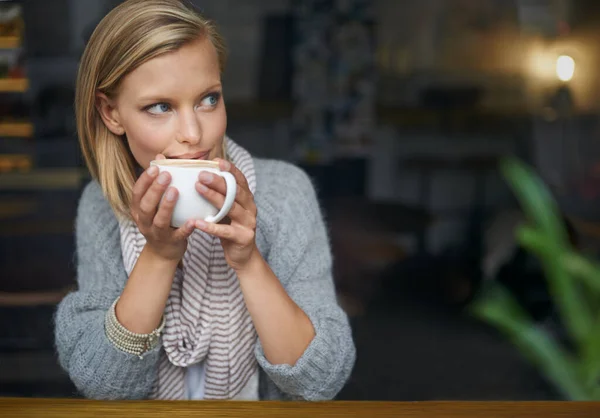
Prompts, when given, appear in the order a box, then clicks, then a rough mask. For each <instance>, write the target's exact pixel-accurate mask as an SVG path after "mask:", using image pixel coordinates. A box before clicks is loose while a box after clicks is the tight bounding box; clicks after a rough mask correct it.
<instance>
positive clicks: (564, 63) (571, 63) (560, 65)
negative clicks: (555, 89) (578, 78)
mask: <svg viewBox="0 0 600 418" xmlns="http://www.w3.org/2000/svg"><path fill="white" fill-rule="evenodd" d="M574 74H575V60H574V59H573V58H571V57H570V56H568V55H561V56H560V57H558V59H557V60H556V76H557V77H558V79H559V80H560V81H564V82H567V81H571V80H572V79H573V75H574Z"/></svg>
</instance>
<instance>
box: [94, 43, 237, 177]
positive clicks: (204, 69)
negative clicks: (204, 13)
mask: <svg viewBox="0 0 600 418" xmlns="http://www.w3.org/2000/svg"><path fill="white" fill-rule="evenodd" d="M98 109H99V111H100V113H101V116H102V119H103V121H104V123H105V125H106V126H107V127H108V128H109V129H110V130H111V131H112V132H113V133H115V134H117V135H123V134H125V135H126V137H127V141H128V143H129V147H130V148H131V152H132V153H133V156H134V157H135V159H136V161H137V162H138V164H140V166H142V167H143V168H147V167H148V166H149V165H150V161H152V160H153V159H155V157H156V156H157V155H158V154H162V155H164V156H165V157H167V158H186V159H212V158H215V157H220V156H221V155H220V154H221V147H222V142H223V137H224V136H225V129H226V127H227V114H226V112H225V103H224V101H223V97H222V87H221V74H220V70H219V60H218V56H217V51H216V49H215V48H214V46H213V45H212V43H211V42H210V41H209V40H208V39H204V38H201V39H199V40H198V41H195V42H193V43H190V44H188V45H185V46H183V47H182V48H180V49H179V50H177V51H174V52H171V53H168V54H165V55H161V56H159V57H157V58H153V59H151V60H150V61H148V62H146V63H144V64H143V65H141V66H140V67H138V68H136V69H135V70H134V71H133V72H131V73H130V74H128V75H127V76H126V77H125V78H124V79H123V81H122V83H121V86H120V88H119V91H118V94H117V96H116V97H114V98H108V97H106V96H105V95H103V94H98Z"/></svg>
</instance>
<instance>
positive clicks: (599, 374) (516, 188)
mask: <svg viewBox="0 0 600 418" xmlns="http://www.w3.org/2000/svg"><path fill="white" fill-rule="evenodd" d="M500 168H501V171H502V173H503V175H504V176H505V178H506V179H507V181H508V183H509V185H510V186H511V188H512V190H513V192H514V193H515V195H516V196H517V198H518V200H519V202H520V204H521V206H522V209H523V211H524V212H525V214H526V216H527V219H528V223H527V224H526V225H524V226H522V227H520V228H519V229H518V230H517V231H516V234H517V240H518V242H519V243H520V245H522V246H523V247H524V248H525V249H527V250H528V251H531V252H532V253H533V254H535V255H536V257H538V258H539V260H540V262H541V264H542V266H543V270H544V275H545V277H546V279H547V283H548V288H549V291H550V295H551V297H552V299H553V301H554V303H555V305H556V306H557V308H558V312H559V315H560V317H561V320H562V324H563V325H564V327H565V329H566V331H567V333H568V336H569V340H570V342H571V343H572V344H569V346H568V347H567V346H565V345H564V344H561V343H560V342H559V341H557V340H556V339H554V338H552V337H551V336H550V335H549V334H547V333H546V332H544V331H543V330H541V329H540V328H539V327H537V326H536V325H535V324H534V322H533V321H532V319H531V318H530V317H529V316H528V314H527V313H526V312H525V310H524V309H522V308H521V306H520V305H519V304H518V303H517V302H516V300H515V299H514V297H513V296H512V295H511V294H510V292H508V291H507V290H506V289H505V288H503V287H502V286H501V285H499V284H491V285H490V286H488V287H487V288H486V289H485V290H484V291H482V293H481V295H480V296H478V298H477V299H476V300H475V301H474V302H473V304H472V305H471V307H470V308H471V309H472V312H474V313H475V315H476V316H477V317H479V318H481V319H483V320H485V321H487V322H489V323H491V324H492V325H494V326H495V327H497V328H498V329H499V330H500V331H501V332H503V333H504V334H505V335H507V336H508V337H509V339H510V340H511V341H512V342H513V343H514V344H515V345H516V346H517V347H518V348H519V349H520V350H521V352H522V353H523V355H524V356H525V357H526V358H527V359H528V360H529V361H530V362H532V363H533V364H534V365H535V366H536V367H537V368H538V369H539V370H540V372H541V373H542V374H544V375H545V376H546V378H547V379H549V381H550V382H551V383H552V384H553V385H554V387H555V388H556V389H558V390H559V391H560V392H561V394H562V396H563V397H565V398H566V399H570V400H600V303H599V302H600V265H599V264H597V263H596V262H594V261H591V260H590V259H588V258H586V257H584V256H582V255H581V254H579V253H578V252H577V251H576V250H575V249H574V248H573V247H572V246H571V244H570V242H569V240H568V237H567V232H566V228H565V226H564V224H563V222H562V221H561V218H560V216H559V211H558V208H557V205H556V203H555V201H554V199H553V198H552V195H551V194H550V192H549V190H548V189H547V187H546V186H545V184H544V183H543V182H542V181H541V179H540V178H539V177H538V176H537V175H536V174H535V173H534V172H533V170H532V169H530V168H529V167H528V166H527V165H525V164H523V163H521V162H519V161H518V160H515V159H512V158H511V159H506V160H504V161H503V162H502V163H501V166H500Z"/></svg>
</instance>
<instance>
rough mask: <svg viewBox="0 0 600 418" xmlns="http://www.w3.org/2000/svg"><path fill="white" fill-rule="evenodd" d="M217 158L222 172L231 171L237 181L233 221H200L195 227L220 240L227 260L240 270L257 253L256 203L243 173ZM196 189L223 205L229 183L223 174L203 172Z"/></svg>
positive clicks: (213, 201)
mask: <svg viewBox="0 0 600 418" xmlns="http://www.w3.org/2000/svg"><path fill="white" fill-rule="evenodd" d="M218 161H219V168H220V169H221V171H229V172H230V173H231V174H233V176H234V177H235V179H236V182H237V194H236V196H235V202H234V203H233V205H232V206H231V210H230V211H229V213H228V215H227V217H228V218H229V220H230V222H229V223H220V224H214V223H209V222H204V221H201V220H198V221H196V228H198V229H200V230H202V231H205V232H207V233H209V234H211V235H214V236H217V237H219V238H220V239H221V245H222V246H223V250H224V252H225V259H226V260H227V263H228V264H229V266H231V268H232V269H234V270H235V271H238V272H239V271H241V270H243V269H244V268H245V267H246V266H247V264H248V262H249V261H250V259H251V257H252V255H254V254H256V242H255V233H256V205H255V204H254V196H253V195H252V192H251V191H250V188H249V187H248V181H247V180H246V177H245V176H244V175H243V174H242V172H241V171H240V170H238V169H237V167H235V166H234V165H233V164H231V163H230V162H228V161H225V160H222V159H218ZM196 190H197V191H198V193H200V194H201V195H202V196H204V197H205V198H206V199H207V200H208V201H209V202H210V203H212V204H213V205H214V206H216V207H218V208H220V207H221V206H223V202H224V201H225V195H226V193H227V186H226V184H225V180H224V179H223V178H222V177H220V176H218V175H215V174H212V173H210V172H207V171H203V172H202V173H200V175H199V176H198V182H197V183H196Z"/></svg>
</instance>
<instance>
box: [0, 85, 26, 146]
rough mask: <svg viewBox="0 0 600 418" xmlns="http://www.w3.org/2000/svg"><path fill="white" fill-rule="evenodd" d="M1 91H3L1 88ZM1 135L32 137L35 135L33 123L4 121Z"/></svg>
mask: <svg viewBox="0 0 600 418" xmlns="http://www.w3.org/2000/svg"><path fill="white" fill-rule="evenodd" d="M0 86H1V84H0ZM0 91H2V89H1V88H0ZM0 136H6V137H11V138H31V137H32V136H33V125H32V124H31V123H27V122H2V123H0Z"/></svg>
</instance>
